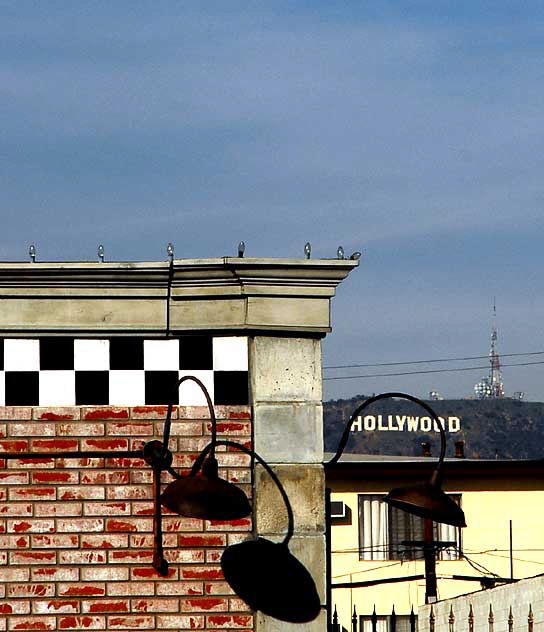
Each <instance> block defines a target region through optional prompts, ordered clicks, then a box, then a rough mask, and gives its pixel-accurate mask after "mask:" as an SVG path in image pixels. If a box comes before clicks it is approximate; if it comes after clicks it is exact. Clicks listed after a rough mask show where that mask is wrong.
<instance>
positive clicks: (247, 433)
mask: <svg viewBox="0 0 544 632" xmlns="http://www.w3.org/2000/svg"><path fill="white" fill-rule="evenodd" d="M215 410H216V414H217V419H218V437H219V438H232V439H233V440H235V441H240V442H242V443H244V444H246V445H249V444H250V441H251V434H252V433H251V414H250V407H248V406H216V408H215ZM165 415H166V407H164V406H138V407H134V408H122V407H115V408H112V407H111V406H104V407H92V408H90V407H63V408H29V407H12V406H10V407H5V408H0V437H1V439H0V451H2V452H24V451H40V452H51V454H52V456H51V458H47V459H43V460H40V461H34V460H23V459H20V460H9V461H5V460H4V461H1V460H0V466H1V468H2V469H0V541H1V543H2V547H1V549H0V630H85V629H88V630H186V629H199V630H206V629H209V630H218V629H225V628H229V629H233V628H234V629H237V630H248V629H252V628H253V617H252V614H251V612H250V611H249V609H248V607H247V606H246V605H245V604H244V602H242V601H241V600H240V599H238V598H237V597H236V596H235V595H234V594H233V593H232V591H231V590H230V589H229V587H228V585H227V584H226V583H225V582H224V579H223V577H222V574H221V568H220V564H219V561H220V558H221V554H222V551H223V549H224V547H225V546H226V545H228V544H232V543H235V542H238V541H239V540H240V539H244V538H246V537H247V536H248V532H249V531H251V528H252V525H251V519H250V518H247V519H243V520H237V521H231V522H215V521H213V522H210V521H200V520H195V519H189V518H182V517H179V516H177V515H174V514H171V513H169V512H168V510H166V509H163V516H164V520H163V528H164V532H165V537H164V546H165V557H166V558H167V559H168V561H169V562H170V563H171V566H170V570H169V575H168V577H167V578H163V577H160V576H159V575H158V573H157V572H156V571H155V570H154V569H153V568H152V566H151V560H152V552H153V535H152V534H153V517H152V516H153V504H152V500H151V499H152V470H151V468H150V467H149V466H148V465H146V464H145V463H144V462H143V461H142V460H140V459H122V458H115V459H111V458H108V459H99V458H93V459H61V458H54V457H53V454H54V452H55V451H59V450H78V449H79V450H102V449H103V450H112V449H113V450H115V449H120V450H127V449H130V450H133V449H139V448H141V447H142V445H143V443H145V442H146V441H149V440H151V439H153V438H160V437H161V435H162V429H163V422H164V418H165ZM173 419H174V421H173V424H172V439H171V441H170V449H171V450H172V452H173V453H174V467H176V468H181V470H182V471H183V470H185V471H187V468H188V467H190V465H191V463H192V462H193V460H194V458H195V457H196V455H197V454H198V452H199V451H200V450H201V449H202V448H203V447H204V446H205V445H206V444H207V443H208V442H209V432H210V424H209V415H208V410H207V408H206V407H199V406H192V407H190V406H186V407H183V406H180V407H179V408H178V409H176V410H175V412H174V416H173ZM217 457H218V460H219V465H220V475H221V476H222V477H224V478H226V479H228V480H229V481H232V482H235V483H237V484H239V486H240V487H241V488H243V489H244V491H245V492H246V494H247V495H248V496H250V497H251V490H252V480H251V470H250V467H249V466H250V460H249V457H247V456H246V455H244V454H242V453H240V452H237V451H235V450H225V449H224V448H218V452H217ZM163 476H164V479H163V482H164V483H167V482H170V481H171V480H172V479H171V477H170V476H169V475H168V474H166V473H163Z"/></svg>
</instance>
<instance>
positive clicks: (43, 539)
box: [31, 535, 79, 549]
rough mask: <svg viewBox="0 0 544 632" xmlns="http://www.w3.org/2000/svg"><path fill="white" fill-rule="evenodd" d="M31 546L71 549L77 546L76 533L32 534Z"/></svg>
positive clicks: (77, 537)
mask: <svg viewBox="0 0 544 632" xmlns="http://www.w3.org/2000/svg"><path fill="white" fill-rule="evenodd" d="M31 541H32V548H35V549H71V548H75V547H77V546H79V536H78V535H33V536H32V537H31Z"/></svg>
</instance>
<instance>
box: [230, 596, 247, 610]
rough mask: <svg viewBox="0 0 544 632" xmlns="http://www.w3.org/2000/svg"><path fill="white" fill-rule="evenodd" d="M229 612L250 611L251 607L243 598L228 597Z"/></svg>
mask: <svg viewBox="0 0 544 632" xmlns="http://www.w3.org/2000/svg"><path fill="white" fill-rule="evenodd" d="M229 612H251V608H250V607H249V606H248V605H247V603H246V602H245V601H244V600H243V599H237V598H234V599H229Z"/></svg>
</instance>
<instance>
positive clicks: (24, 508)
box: [0, 503, 32, 517]
mask: <svg viewBox="0 0 544 632" xmlns="http://www.w3.org/2000/svg"><path fill="white" fill-rule="evenodd" d="M0 515H2V517H5V516H31V515H32V505H28V504H26V503H10V504H9V505H0Z"/></svg>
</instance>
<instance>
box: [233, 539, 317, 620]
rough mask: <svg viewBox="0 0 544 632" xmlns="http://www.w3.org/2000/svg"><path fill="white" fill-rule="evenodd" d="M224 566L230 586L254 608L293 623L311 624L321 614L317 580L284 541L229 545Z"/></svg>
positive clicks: (251, 541)
mask: <svg viewBox="0 0 544 632" xmlns="http://www.w3.org/2000/svg"><path fill="white" fill-rule="evenodd" d="M221 568H222V570H223V575H224V576H225V579H226V581H227V583H228V584H229V586H230V587H231V588H232V589H233V590H234V592H235V593H236V594H237V595H238V596H239V597H241V598H242V599H243V600H244V601H245V602H246V603H247V604H248V606H250V607H251V608H252V609H253V610H260V611H261V612H262V613H264V614H267V615H269V616H271V617H274V618H275V619H279V620H280V621H288V622H289V623H307V622H309V621H313V620H314V619H315V618H316V617H317V616H318V615H319V611H320V608H321V605H320V604H321V602H320V599H319V595H318V593H317V588H316V585H315V582H314V580H313V579H312V576H311V575H310V573H309V572H308V570H307V569H306V567H305V566H304V565H303V564H302V563H301V562H299V561H298V560H297V558H296V557H295V556H294V555H293V554H292V553H291V552H290V551H289V547H288V546H287V544H285V543H284V542H279V543H274V542H271V541H270V540H266V539H265V538H257V539H256V540H246V541H245V542H241V543H240V544H234V545H232V546H229V547H228V548H227V549H225V551H224V553H223V555H222V557H221Z"/></svg>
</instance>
